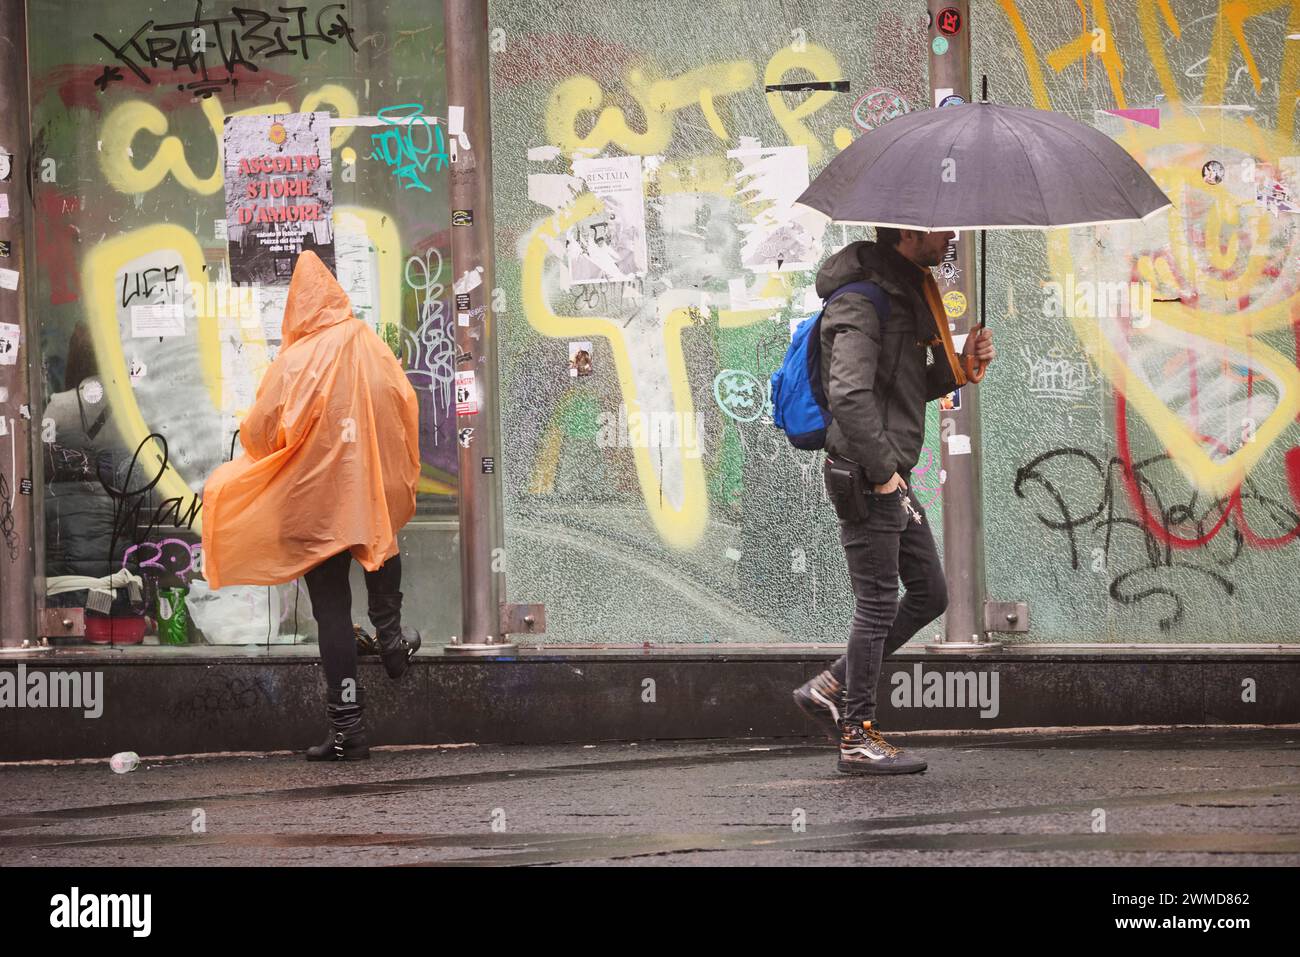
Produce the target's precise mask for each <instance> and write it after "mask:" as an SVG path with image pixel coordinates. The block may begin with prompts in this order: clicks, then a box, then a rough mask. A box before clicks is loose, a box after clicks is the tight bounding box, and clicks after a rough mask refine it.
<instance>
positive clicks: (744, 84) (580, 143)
mask: <svg viewBox="0 0 1300 957" xmlns="http://www.w3.org/2000/svg"><path fill="white" fill-rule="evenodd" d="M754 76H755V72H754V67H753V65H752V64H750V63H746V62H745V61H743V60H734V61H732V62H730V63H719V64H716V65H713V66H704V67H699V68H698V69H695V70H691V71H690V72H689V73H685V74H683V75H682V76H679V77H678V78H677V79H675V80H653V81H652V80H649V79H647V78H646V76H645V73H644V72H643V71H642V70H640V69H635V68H634V69H632V70H629V71H628V74H627V80H626V82H627V90H628V93H629V94H630V95H631V96H632V98H633V99H634V100H636V102H637V105H638V106H639V107H640V108H641V113H642V115H643V116H644V118H645V127H646V129H645V132H644V133H638V132H636V131H635V130H633V129H632V128H631V127H629V126H628V125H627V119H626V117H625V116H624V114H623V111H622V110H621V109H620V108H619V107H617V106H609V107H606V108H605V109H603V110H600V107H601V104H602V103H603V102H604V99H605V94H604V91H603V90H601V88H600V84H599V83H597V82H596V81H595V80H593V79H592V78H591V77H589V76H587V75H585V74H579V75H578V76H572V77H569V79H567V80H565V81H563V82H562V83H560V84H559V85H557V86H556V87H555V89H554V90H552V91H551V97H550V102H549V103H548V105H547V109H546V133H547V136H548V137H549V138H550V142H552V143H554V144H555V145H556V146H558V147H560V148H561V149H563V150H567V151H572V150H577V149H594V150H603V149H604V148H605V147H606V146H608V145H609V144H610V143H614V144H615V145H617V146H619V147H621V148H622V149H623V150H625V151H627V152H629V153H641V154H648V153H657V152H659V151H660V150H662V149H664V148H665V147H667V145H668V143H669V141H670V140H671V139H672V136H673V126H674V119H673V115H672V114H674V113H676V112H677V111H678V110H680V109H682V108H683V107H686V106H691V105H698V106H700V107H701V108H702V109H703V110H704V111H705V116H706V117H708V116H710V114H711V115H712V119H710V120H709V124H710V126H711V127H712V129H713V132H714V134H715V135H717V136H718V137H719V138H720V139H727V133H726V130H725V129H724V128H723V126H722V121H721V119H720V118H718V115H717V111H716V109H715V107H714V105H713V98H714V97H715V96H729V95H731V94H733V93H739V92H740V91H741V90H746V89H748V88H749V87H751V86H752V85H753V84H754ZM596 110H600V115H599V116H598V117H597V119H596V123H595V125H593V126H592V128H591V131H590V132H589V133H588V134H587V135H586V136H581V135H579V134H578V132H577V129H576V128H575V126H576V121H577V119H578V116H579V115H580V114H582V113H588V112H595V111H596Z"/></svg>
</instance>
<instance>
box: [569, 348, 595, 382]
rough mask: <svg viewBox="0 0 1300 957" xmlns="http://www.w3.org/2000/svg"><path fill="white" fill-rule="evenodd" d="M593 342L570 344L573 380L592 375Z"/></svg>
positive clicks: (570, 365)
mask: <svg viewBox="0 0 1300 957" xmlns="http://www.w3.org/2000/svg"><path fill="white" fill-rule="evenodd" d="M591 353H592V348H591V342H589V341H583V342H570V343H569V375H570V376H571V377H573V378H575V379H576V378H577V377H578V376H589V375H591Z"/></svg>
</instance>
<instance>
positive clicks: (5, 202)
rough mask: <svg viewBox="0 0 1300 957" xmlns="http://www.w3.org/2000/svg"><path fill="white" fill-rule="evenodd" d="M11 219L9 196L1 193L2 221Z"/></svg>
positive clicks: (0, 211) (0, 216)
mask: <svg viewBox="0 0 1300 957" xmlns="http://www.w3.org/2000/svg"><path fill="white" fill-rule="evenodd" d="M8 218H9V194H8V193H0V219H8Z"/></svg>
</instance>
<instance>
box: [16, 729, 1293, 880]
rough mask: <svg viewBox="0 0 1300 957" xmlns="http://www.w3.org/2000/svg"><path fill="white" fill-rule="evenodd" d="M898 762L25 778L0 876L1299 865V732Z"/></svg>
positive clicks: (949, 744) (260, 759)
mask: <svg viewBox="0 0 1300 957" xmlns="http://www.w3.org/2000/svg"><path fill="white" fill-rule="evenodd" d="M891 740H895V739H893V738H891ZM896 743H899V744H901V745H903V746H905V747H907V748H909V749H911V750H915V751H917V752H918V753H920V754H923V755H924V756H925V757H926V758H927V759H928V760H929V761H930V770H929V771H927V772H926V773H925V774H920V775H906V776H901V777H892V778H857V777H846V776H844V775H841V774H839V773H837V772H836V770H835V752H834V749H833V748H832V747H831V746H829V745H827V744H823V743H821V742H816V741H811V740H809V741H805V742H790V741H773V742H755V741H729V742H718V741H711V742H691V743H657V742H643V743H639V744H611V745H600V746H596V747H590V746H587V747H584V746H581V745H571V746H547V747H537V746H526V747H525V746H518V747H501V746H483V747H479V746H475V745H462V746H456V747H446V748H415V749H409V748H408V749H384V750H379V749H376V750H375V751H374V752H373V755H374V757H373V759H372V760H371V761H369V762H368V763H355V764H327V765H321V764H308V763H306V762H305V761H303V760H302V759H301V758H299V757H297V756H295V755H288V754H270V755H256V756H227V757H205V758H193V759H178V760H164V761H146V762H144V763H143V764H142V765H141V766H140V767H139V768H138V769H137V770H135V771H133V772H131V773H129V774H125V775H119V774H114V773H112V771H110V770H109V768H108V766H107V764H106V763H98V764H62V765H20V766H14V765H10V766H3V767H0V866H5V867H11V866H22V865H58V866H87V865H97V866H112V865H126V864H131V865H158V864H177V865H207V866H210V865H218V866H219V865H228V864H254V865H257V864H263V865H350V864H357V865H438V864H457V865H468V866H481V865H488V866H494V865H521V864H527V865H551V866H555V865H625V864H633V865H692V864H710V865H716V864H726V865H744V864H793V865H819V864H821V865H828V864H834V865H864V864H870V865H895V866H898V865H930V864H954V865H1005V864H1011V865H1029V866H1052V865H1065V864H1079V865H1097V864H1115V865H1139V866H1140V865H1183V864H1195V865H1236V866H1241V865H1253V864H1271V865H1296V864H1300V729H1297V728H1294V727H1293V728H1286V729H1268V730H1222V731H1214V732H1208V731H1162V732H1139V733H1134V732H1123V733H1111V734H1096V733H1094V734H1079V733H1056V734H1034V735H1010V734H1004V735H999V736H992V737H990V736H982V737H972V738H951V737H949V738H933V737H927V738H918V737H906V736H899V737H898V738H897V739H896ZM1103 814H1104V820H1103V816H1102V815H1103ZM200 825H201V827H200ZM1099 826H1104V829H1099Z"/></svg>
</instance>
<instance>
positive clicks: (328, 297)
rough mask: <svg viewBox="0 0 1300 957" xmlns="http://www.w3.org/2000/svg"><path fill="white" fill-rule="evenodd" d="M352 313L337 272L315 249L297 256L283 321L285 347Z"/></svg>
mask: <svg viewBox="0 0 1300 957" xmlns="http://www.w3.org/2000/svg"><path fill="white" fill-rule="evenodd" d="M351 316H352V303H351V302H350V301H349V300H348V294H347V293H346V292H344V291H343V287H342V286H340V285H339V281H338V280H337V279H335V278H334V274H333V273H331V272H330V271H329V269H328V268H326V266H325V264H324V263H323V262H321V258H320V257H319V256H317V255H316V254H315V253H314V252H311V251H310V250H307V251H306V252H303V253H301V254H300V255H299V256H298V264H297V265H296V266H294V268H293V278H292V279H291V280H289V297H288V299H286V300H285V303H284V323H283V324H282V325H281V333H280V334H281V337H282V348H287V347H289V346H291V345H293V344H294V343H295V342H297V341H298V340H299V339H303V338H306V337H307V336H310V335H311V334H312V333H313V332H319V331H320V330H321V329H326V328H328V327H329V326H333V325H336V324H337V323H340V322H343V321H344V320H345V319H349V318H351Z"/></svg>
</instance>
